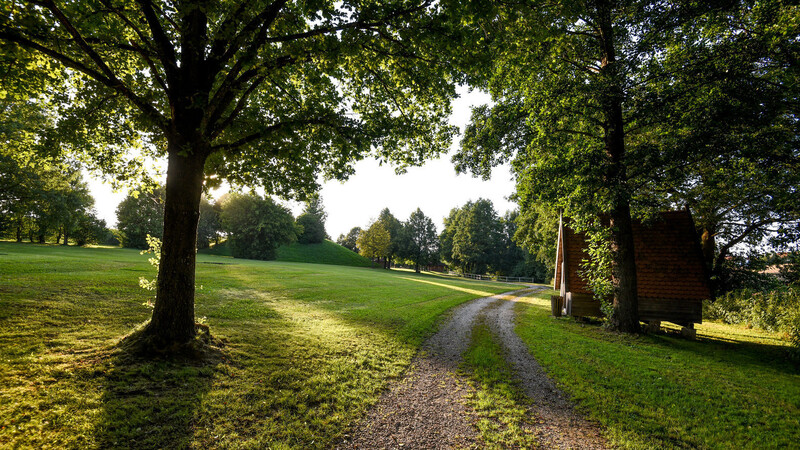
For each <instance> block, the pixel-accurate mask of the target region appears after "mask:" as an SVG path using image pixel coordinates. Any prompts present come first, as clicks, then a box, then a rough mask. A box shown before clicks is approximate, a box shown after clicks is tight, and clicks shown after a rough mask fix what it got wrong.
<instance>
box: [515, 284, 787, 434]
mask: <svg viewBox="0 0 800 450" xmlns="http://www.w3.org/2000/svg"><path fill="white" fill-rule="evenodd" d="M552 293H553V292H545V293H542V294H540V295H537V296H533V297H528V298H527V299H526V302H525V303H521V304H519V305H517V307H518V308H519V309H518V310H517V312H518V316H517V328H516V330H517V333H518V334H519V335H520V337H521V338H522V339H523V341H525V342H526V344H528V346H529V348H530V350H531V353H532V354H533V355H534V356H535V357H536V359H537V360H539V362H540V363H541V364H542V365H543V366H544V367H545V369H546V370H547V372H548V373H549V374H550V376H551V377H553V378H554V379H555V380H556V381H557V382H558V383H559V385H560V386H561V387H562V388H563V389H564V390H565V391H567V392H568V393H569V394H570V395H572V397H573V399H574V400H575V401H576V402H577V403H578V405H579V406H580V408H581V409H582V410H583V411H584V412H586V413H587V414H588V415H589V416H590V417H591V418H593V419H594V420H596V421H598V422H599V423H601V424H602V425H603V426H604V427H606V428H607V430H608V436H609V437H610V438H611V439H612V440H613V441H614V442H615V443H616V444H617V445H619V446H620V447H624V448H657V449H662V448H735V449H742V448H752V449H763V448H798V445H800V444H798V443H800V368H798V367H797V366H796V365H794V364H793V363H792V362H791V361H790V360H789V359H788V358H787V347H786V346H787V345H788V344H787V342H786V340H785V339H782V337H781V336H780V335H777V334H773V333H768V332H762V331H758V330H752V329H745V328H739V327H735V326H730V325H724V324H718V323H705V324H701V325H698V326H697V340H694V341H690V340H686V339H683V338H680V337H678V336H677V329H673V330H671V332H670V333H667V334H657V335H646V336H629V335H620V334H615V333H609V332H606V331H603V330H601V329H600V327H599V326H597V325H586V324H581V323H577V322H575V321H573V320H572V319H568V318H561V319H553V318H552V317H550V316H549V314H550V300H549V295H550V294H552Z"/></svg>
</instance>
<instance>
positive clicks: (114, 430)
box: [95, 345, 226, 448]
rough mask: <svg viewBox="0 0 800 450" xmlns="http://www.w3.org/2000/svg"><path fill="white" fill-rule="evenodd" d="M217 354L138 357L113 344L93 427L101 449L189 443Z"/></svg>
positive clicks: (221, 357) (219, 356) (221, 356)
mask: <svg viewBox="0 0 800 450" xmlns="http://www.w3.org/2000/svg"><path fill="white" fill-rule="evenodd" d="M224 362H226V357H225V356H224V354H222V353H221V352H218V353H217V354H214V355H211V356H207V357H205V358H203V359H202V360H198V359H190V358H185V357H170V358H165V357H142V356H136V355H134V354H131V353H130V352H129V351H126V350H125V349H124V348H123V347H121V346H119V345H118V346H117V347H116V348H114V349H113V351H112V352H111V353H110V354H109V355H108V360H107V367H108V369H107V370H106V373H105V377H104V380H103V381H102V382H103V383H104V386H103V393H102V397H101V402H102V411H101V413H100V418H99V420H98V422H97V426H96V428H95V440H96V442H97V444H98V446H99V447H100V448H186V447H191V446H192V441H193V437H194V435H195V424H196V422H197V415H198V409H199V407H200V405H201V401H202V398H203V397H204V396H205V395H206V394H207V393H208V392H209V391H210V390H211V388H212V384H213V380H214V373H215V370H216V367H217V366H218V365H219V364H221V363H224Z"/></svg>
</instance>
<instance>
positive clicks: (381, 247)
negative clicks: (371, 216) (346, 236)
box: [357, 221, 392, 260]
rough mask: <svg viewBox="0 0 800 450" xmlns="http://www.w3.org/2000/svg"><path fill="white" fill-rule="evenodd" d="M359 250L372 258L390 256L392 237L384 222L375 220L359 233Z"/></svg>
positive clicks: (363, 254)
mask: <svg viewBox="0 0 800 450" xmlns="http://www.w3.org/2000/svg"><path fill="white" fill-rule="evenodd" d="M357 243H358V249H359V250H358V252H359V254H361V255H362V256H365V257H367V258H370V259H373V260H374V259H380V258H384V259H385V258H388V257H389V252H390V251H391V247H392V238H391V235H390V234H389V230H387V229H386V226H385V225H384V224H383V222H380V221H375V222H372V224H370V226H369V227H367V229H366V230H364V231H362V232H361V233H360V234H359V235H358V242H357Z"/></svg>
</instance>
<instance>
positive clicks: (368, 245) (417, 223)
mask: <svg viewBox="0 0 800 450" xmlns="http://www.w3.org/2000/svg"><path fill="white" fill-rule="evenodd" d="M518 219H519V214H518V213H517V212H516V211H514V212H508V213H506V214H505V216H503V217H500V216H499V215H498V214H497V212H496V211H495V209H494V206H493V205H492V202H491V201H489V200H485V199H479V200H477V201H475V202H468V203H467V204H465V205H464V206H461V207H458V208H454V209H453V210H452V211H450V215H449V216H448V217H447V218H446V219H445V222H444V230H443V231H442V233H441V234H439V235H437V233H436V227H435V226H434V223H433V221H432V220H431V219H430V218H429V217H427V216H425V214H424V213H423V212H422V211H421V210H420V209H419V208H417V210H416V211H414V212H413V213H411V215H410V216H409V218H408V219H407V220H406V221H400V220H398V219H397V218H396V217H394V215H392V213H391V212H390V211H389V209H384V210H382V211H381V212H380V214H379V216H378V218H377V219H376V220H375V221H373V222H372V223H370V224H369V226H367V228H365V229H362V228H360V227H354V228H352V229H351V230H350V231H349V232H348V233H347V234H341V235H340V236H339V238H338V239H337V242H338V243H339V244H340V245H342V246H344V247H347V248H349V249H350V250H353V251H354V252H358V253H360V254H361V255H363V256H365V257H367V258H370V259H372V260H373V261H376V262H379V263H382V264H383V266H384V267H385V268H388V267H390V266H391V265H406V266H409V267H413V268H414V269H415V270H416V271H417V272H419V271H420V269H421V268H423V267H426V266H434V265H439V266H447V267H448V268H449V269H450V270H454V271H457V272H461V273H477V274H487V273H491V274H497V275H504V276H517V277H531V278H535V279H538V280H542V281H544V280H546V279H547V278H548V277H549V276H550V270H549V268H548V262H549V261H548V260H547V257H548V252H542V253H541V254H537V253H532V252H530V251H529V250H527V249H526V248H529V247H528V246H525V245H524V243H525V242H532V238H531V235H532V234H533V233H531V232H530V230H529V229H528V228H522V229H518V226H517V222H518V221H519V220H518ZM525 223H528V222H525ZM548 236H549V235H548ZM553 240H555V238H553ZM518 242H519V243H518ZM536 245H538V241H536ZM536 245H530V248H534V247H536Z"/></svg>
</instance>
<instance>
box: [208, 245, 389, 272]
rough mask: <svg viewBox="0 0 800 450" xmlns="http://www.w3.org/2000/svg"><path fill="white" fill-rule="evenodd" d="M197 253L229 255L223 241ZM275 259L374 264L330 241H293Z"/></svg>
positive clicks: (345, 264) (336, 263) (364, 265)
mask: <svg viewBox="0 0 800 450" xmlns="http://www.w3.org/2000/svg"><path fill="white" fill-rule="evenodd" d="M199 253H201V254H205V255H216V256H231V251H230V247H228V245H226V243H225V242H221V243H220V244H218V245H213V246H212V247H211V248H207V249H203V250H200V252H199ZM275 260H276V261H283V262H303V263H314V264H333V265H337V266H353V267H372V266H373V265H374V264H373V263H372V261H370V260H369V259H367V258H365V257H363V256H361V255H359V254H358V253H355V252H353V251H351V250H349V249H347V248H344V247H342V246H341V245H339V244H337V243H335V242H332V241H323V242H321V243H319V244H299V243H297V242H295V243H294V244H289V245H282V246H280V247H278V250H277V251H276V258H275Z"/></svg>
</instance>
